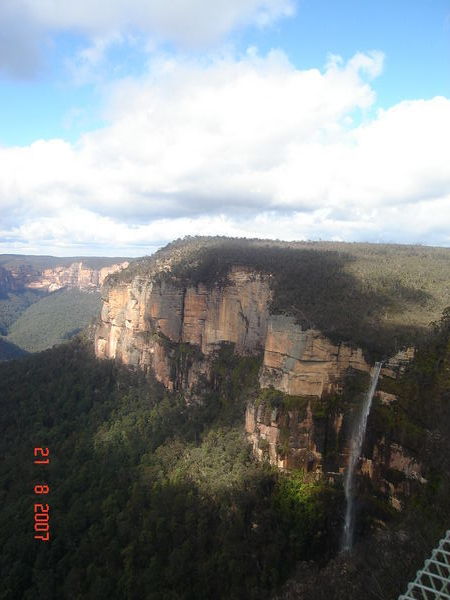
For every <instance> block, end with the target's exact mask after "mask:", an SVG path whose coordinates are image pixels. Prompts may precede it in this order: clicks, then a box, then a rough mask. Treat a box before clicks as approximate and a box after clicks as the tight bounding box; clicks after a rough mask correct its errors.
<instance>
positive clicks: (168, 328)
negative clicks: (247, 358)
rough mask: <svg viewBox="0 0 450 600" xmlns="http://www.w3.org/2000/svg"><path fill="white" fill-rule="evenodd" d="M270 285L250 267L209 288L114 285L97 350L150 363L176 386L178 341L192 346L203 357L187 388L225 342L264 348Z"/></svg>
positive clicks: (140, 281) (243, 348) (139, 280)
mask: <svg viewBox="0 0 450 600" xmlns="http://www.w3.org/2000/svg"><path fill="white" fill-rule="evenodd" d="M269 300H270V289H269V285H268V280H267V277H266V276H264V275H262V274H258V273H254V272H253V271H251V270H250V269H244V268H235V269H232V270H231V272H230V274H229V277H228V283H227V284H225V285H223V286H222V285H215V286H212V287H206V286H205V285H203V284H199V285H197V286H192V287H189V286H188V287H183V286H178V285H175V284H174V283H173V282H170V281H167V280H165V279H164V278H163V279H156V278H152V279H148V278H143V277H136V278H135V279H134V280H133V282H132V283H131V284H128V283H123V284H119V285H116V286H114V287H111V288H110V289H109V290H108V291H107V294H106V296H105V298H104V304H103V308H102V313H101V322H100V325H99V327H98V329H97V333H96V340H95V344H96V353H97V356H99V357H101V358H117V359H119V360H120V361H122V362H123V363H125V364H129V365H135V366H140V367H143V368H148V367H151V368H152V369H153V370H154V372H155V375H156V377H157V379H159V380H160V381H161V382H162V383H164V385H166V387H168V388H169V389H173V388H174V386H175V384H176V381H175V375H174V373H173V369H172V368H171V359H172V358H173V357H172V354H173V353H171V350H173V348H174V345H176V344H188V345H189V346H190V347H191V349H196V351H197V352H198V353H199V354H200V355H201V356H202V357H203V360H202V361H197V362H196V364H194V365H192V367H193V368H192V369H191V372H190V373H187V374H186V381H187V385H188V387H191V386H192V385H194V384H195V383H196V381H197V376H198V373H200V372H202V371H204V370H205V368H207V365H205V364H203V365H202V364H200V363H205V360H204V358H205V357H209V356H211V355H212V354H213V353H214V352H215V350H217V349H218V348H219V347H220V345H221V344H222V343H224V342H228V343H233V344H234V345H235V350H236V352H238V353H241V354H251V353H254V352H258V351H260V350H261V349H262V348H263V347H264V341H265V337H266V331H267V322H268V317H269V313H268V303H269Z"/></svg>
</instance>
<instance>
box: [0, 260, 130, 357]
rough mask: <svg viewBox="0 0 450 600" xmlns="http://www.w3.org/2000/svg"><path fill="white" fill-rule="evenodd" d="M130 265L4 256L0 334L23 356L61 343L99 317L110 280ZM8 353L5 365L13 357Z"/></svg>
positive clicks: (1, 263)
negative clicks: (102, 295)
mask: <svg viewBox="0 0 450 600" xmlns="http://www.w3.org/2000/svg"><path fill="white" fill-rule="evenodd" d="M128 264H129V263H128V261H125V260H124V259H114V258H92V257H88V258H83V259H79V258H57V257H52V256H21V255H12V254H11V255H8V254H4V255H0V335H3V336H6V337H7V338H8V340H9V342H11V343H12V344H14V345H17V346H18V347H19V348H18V350H19V351H20V349H21V348H22V349H23V350H24V351H25V350H26V351H30V352H35V351H39V350H43V349H45V348H48V347H50V346H52V345H53V344H56V343H61V341H63V340H66V339H68V338H69V337H70V336H71V335H73V334H74V333H76V332H77V331H79V330H80V329H81V328H83V327H84V326H85V325H86V324H87V323H89V322H90V321H91V319H92V318H93V317H94V316H96V315H97V313H98V311H99V307H100V306H99V290H100V288H101V286H102V284H103V282H104V280H105V278H106V277H107V276H108V275H109V274H111V273H114V272H116V271H118V270H120V269H122V268H124V267H126V266H127V265H128ZM54 292H61V293H58V294H56V295H53V293H54ZM5 343H6V342H5ZM11 348H12V347H11ZM11 348H10V349H11ZM4 350H5V351H4V352H3V353H2V356H3V358H2V359H3V360H6V359H7V358H8V357H9V356H12V354H11V352H6V347H5V348H4Z"/></svg>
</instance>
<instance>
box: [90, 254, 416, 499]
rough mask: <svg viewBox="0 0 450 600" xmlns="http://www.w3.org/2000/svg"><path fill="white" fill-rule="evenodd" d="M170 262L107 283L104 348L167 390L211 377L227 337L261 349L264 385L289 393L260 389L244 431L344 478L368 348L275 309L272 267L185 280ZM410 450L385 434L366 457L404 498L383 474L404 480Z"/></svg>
mask: <svg viewBox="0 0 450 600" xmlns="http://www.w3.org/2000/svg"><path fill="white" fill-rule="evenodd" d="M166 267H167V265H166V266H164V265H162V266H161V265H160V266H159V273H158V271H155V272H153V273H152V274H151V275H147V276H142V275H138V276H136V277H134V278H133V279H132V280H131V282H130V281H128V282H127V281H123V282H119V283H116V284H114V285H111V286H108V287H107V289H106V290H105V296H104V299H103V300H104V302H103V308H102V313H101V319H100V323H99V325H98V327H97V330H96V336H95V348H96V354H97V356H98V357H100V358H113V359H117V360H119V361H121V362H123V363H125V364H128V365H133V366H139V367H141V368H144V369H148V368H151V369H152V370H153V371H154V373H155V375H156V378H157V379H158V380H159V381H160V382H162V383H163V384H164V385H165V386H166V387H167V388H168V389H170V390H173V389H183V391H185V392H192V390H193V389H194V388H195V386H196V384H198V383H199V381H200V379H201V376H203V377H204V378H206V380H208V377H209V376H210V374H211V371H210V366H211V363H212V358H213V357H214V356H215V353H216V351H217V350H218V349H219V348H220V347H221V345H222V344H224V343H232V344H234V351H235V352H236V353H238V354H255V353H262V355H263V361H262V367H261V371H260V385H261V388H262V390H264V389H266V390H268V391H270V389H272V388H273V390H276V391H278V392H279V393H281V396H282V397H284V396H286V398H290V401H289V402H288V403H287V404H286V405H284V404H283V402H281V403H280V404H279V405H278V406H274V405H273V404H271V403H270V401H267V400H266V399H264V397H263V398H259V399H258V400H257V401H255V402H250V403H249V404H248V406H247V410H246V417H245V430H246V433H247V436H248V439H249V441H250V442H251V444H252V446H253V451H254V453H255V455H257V456H258V457H259V458H261V459H267V460H269V461H270V463H272V464H273V465H275V466H277V467H279V468H281V469H292V468H302V469H304V470H305V471H307V472H309V473H311V474H312V475H316V476H322V475H323V473H328V475H327V476H328V477H332V478H336V477H337V478H340V477H342V476H343V473H344V470H345V468H346V464H347V462H348V454H349V443H350V441H349V440H350V437H351V427H352V421H353V416H354V414H355V411H356V410H357V408H358V395H357V394H356V395H355V396H354V398H353V400H352V402H353V404H352V402H349V403H347V404H345V402H343V403H342V402H341V400H342V398H345V393H344V391H345V390H344V387H345V385H346V384H345V380H346V378H347V377H348V376H349V374H350V379H352V381H353V385H354V381H355V380H356V379H358V378H359V379H360V382H361V383H360V389H359V392H358V393H359V394H360V396H362V394H364V393H365V390H366V389H367V385H368V382H369V379H370V378H369V373H370V371H371V366H370V364H369V363H368V362H367V361H366V359H365V358H364V355H363V352H362V350H361V349H360V348H355V347H352V346H351V345H349V344H346V343H333V342H332V341H330V340H329V339H328V338H327V337H326V336H325V335H323V334H322V333H321V332H320V331H319V330H317V329H307V330H304V329H302V327H301V326H300V325H298V324H296V322H295V319H294V317H291V316H288V315H280V314H270V311H269V306H270V301H271V298H272V293H271V289H270V285H269V284H270V276H268V275H266V274H262V273H259V272H256V271H254V270H252V269H250V268H245V267H237V266H235V267H233V268H231V270H230V272H229V274H228V278H227V280H226V282H225V283H218V282H217V283H215V284H213V285H210V286H206V285H205V284H203V283H199V284H197V285H182V284H181V283H179V282H177V280H176V279H175V278H174V277H172V276H170V273H167V272H166V271H168V270H170V268H166ZM163 271H165V272H166V273H165V274H164V275H161V274H162V272H163ZM412 355H413V350H412V349H409V350H408V351H406V352H403V353H401V354H399V355H398V356H396V357H394V358H393V359H392V360H390V361H389V362H388V363H387V364H386V365H385V368H384V369H383V372H382V375H383V376H385V377H393V376H395V374H396V373H398V372H399V370H401V369H402V368H404V365H405V364H406V361H407V360H409V359H410V358H411V356H412ZM180 359H182V360H184V362H183V365H182V367H183V368H182V370H181V371H182V372H181V374H180V369H179V368H178V367H179V365H180ZM377 398H378V401H379V402H380V403H381V404H383V405H384V406H389V405H391V404H392V403H395V402H396V397H395V396H394V395H393V394H388V393H386V392H380V394H379V396H378V395H377ZM383 444H384V445H383ZM402 452H403V455H402V456H403V459H400V456H401V453H402ZM377 453H378V454H377ZM405 457H406V452H405V451H404V450H403V449H402V448H400V447H398V448H394V447H393V446H392V445H389V443H385V442H384V441H383V440H381V441H380V444H379V445H378V446H377V447H376V448H372V449H371V451H370V452H369V453H368V454H367V457H365V458H364V460H362V461H361V465H360V469H361V472H362V473H365V474H368V475H369V477H371V478H372V479H373V481H376V483H377V485H378V486H379V487H380V488H381V489H383V490H385V491H386V493H389V494H391V497H392V503H393V504H394V505H396V506H397V507H399V506H400V504H401V500H400V499H399V498H400V497H401V494H402V493H403V492H405V490H406V487H407V484H404V483H402V484H401V485H400V484H398V485H397V484H395V485H394V484H393V483H392V482H391V481H390V480H389V479H388V478H386V473H390V472H391V471H392V472H394V471H395V472H397V471H398V472H399V473H400V476H399V479H402V482H403V479H404V480H405V481H406V480H408V478H410V473H412V472H417V473H419V472H420V468H419V467H418V466H417V465H415V463H414V461H413V462H411V461H410V462H408V461H409V459H408V458H405ZM411 460H412V459H411ZM407 465H409V466H407ZM408 469H409V470H408ZM417 469H419V470H417ZM402 473H403V475H404V477H403V475H402ZM416 479H417V480H419V479H420V476H418V477H417V478H416ZM405 486H406V487H405Z"/></svg>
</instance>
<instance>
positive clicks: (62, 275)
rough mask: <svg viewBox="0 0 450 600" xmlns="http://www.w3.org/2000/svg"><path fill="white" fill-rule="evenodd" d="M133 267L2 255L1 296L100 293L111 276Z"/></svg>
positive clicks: (119, 261) (116, 261) (113, 261)
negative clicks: (39, 292) (31, 291)
mask: <svg viewBox="0 0 450 600" xmlns="http://www.w3.org/2000/svg"><path fill="white" fill-rule="evenodd" d="M128 265H129V260H127V259H125V258H123V257H122V258H105V257H64V258H58V257H55V256H27V255H14V254H2V255H0V294H7V293H8V292H11V291H21V290H24V289H39V290H44V291H48V292H53V291H55V290H58V289H61V288H63V287H69V288H78V289H80V290H94V289H95V290H99V289H100V287H101V286H102V284H103V282H104V280H105V279H106V277H107V276H108V275H110V274H111V273H115V272H117V271H120V270H121V269H123V268H125V267H127V266H128Z"/></svg>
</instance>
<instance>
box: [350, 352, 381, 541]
mask: <svg viewBox="0 0 450 600" xmlns="http://www.w3.org/2000/svg"><path fill="white" fill-rule="evenodd" d="M381 364H382V363H381V362H377V363H375V367H374V370H373V373H372V378H371V381H370V387H369V389H368V390H367V393H366V396H365V398H364V402H363V405H362V410H361V414H360V415H359V418H358V420H357V422H356V423H355V425H354V428H353V433H352V439H351V446H350V458H349V461H348V466H347V471H346V473H345V477H344V490H345V499H346V503H347V505H346V509H345V523H344V533H343V536H342V551H343V552H345V551H348V550H351V547H352V542H353V525H354V523H353V501H354V489H353V488H354V475H355V467H356V464H357V462H358V459H359V457H360V454H361V449H362V445H363V441H364V436H365V433H366V426H367V418H368V416H369V412H370V406H371V404H372V398H373V395H374V393H375V390H376V387H377V382H378V377H379V376H380V371H381Z"/></svg>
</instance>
